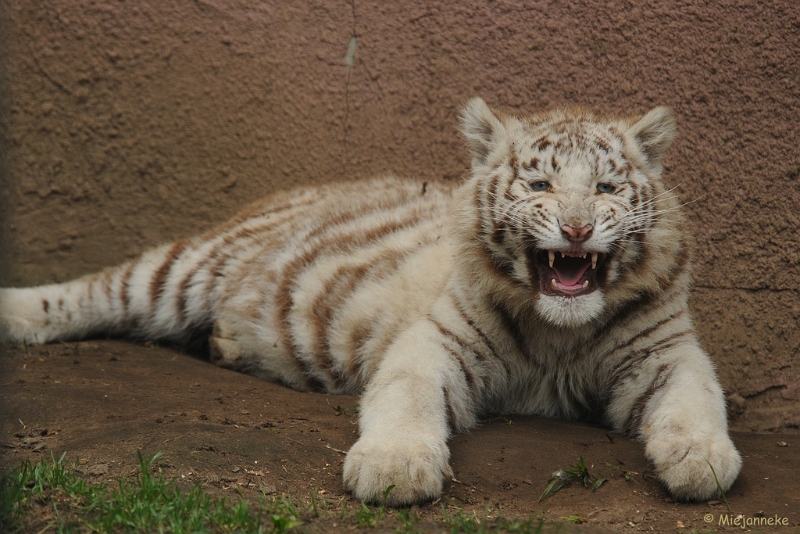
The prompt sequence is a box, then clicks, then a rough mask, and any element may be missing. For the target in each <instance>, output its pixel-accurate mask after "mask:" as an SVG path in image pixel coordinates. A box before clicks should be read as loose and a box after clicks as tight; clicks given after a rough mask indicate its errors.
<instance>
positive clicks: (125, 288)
mask: <svg viewBox="0 0 800 534" xmlns="http://www.w3.org/2000/svg"><path fill="white" fill-rule="evenodd" d="M138 263H139V258H137V259H136V260H134V261H132V262H131V263H130V264H128V267H127V268H126V269H125V272H124V273H122V278H121V280H120V284H119V300H120V302H122V311H123V313H124V314H125V315H126V316H127V315H128V313H129V308H130V304H131V295H130V281H131V276H132V275H133V268H134V267H135V266H136V265H137V264H138Z"/></svg>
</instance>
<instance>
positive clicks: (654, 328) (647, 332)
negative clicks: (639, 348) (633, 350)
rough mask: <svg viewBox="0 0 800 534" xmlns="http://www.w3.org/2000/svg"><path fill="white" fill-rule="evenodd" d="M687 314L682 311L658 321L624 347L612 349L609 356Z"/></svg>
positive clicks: (627, 342) (624, 344)
mask: <svg viewBox="0 0 800 534" xmlns="http://www.w3.org/2000/svg"><path fill="white" fill-rule="evenodd" d="M685 313H686V310H680V311H678V312H675V313H673V314H672V315H670V316H669V317H667V318H665V319H661V320H660V321H658V322H656V323H655V324H653V325H651V326H649V327H647V328H645V329H644V330H642V331H640V332H637V333H636V335H635V336H633V337H632V338H630V339H629V340H628V341H626V342H625V343H623V344H622V345H617V346H616V347H614V348H613V349H611V350H610V351H609V352H608V355H611V354H614V353H615V352H618V351H620V350H622V349H625V348H628V347H630V346H631V345H633V344H634V343H635V342H636V341H637V340H639V339H641V338H643V337H647V336H648V335H650V334H651V333H653V332H654V331H656V330H657V329H659V328H661V327H662V326H664V325H665V324H667V323H669V322H670V321H673V320H674V319H677V318H678V317H680V316H681V315H683V314H685Z"/></svg>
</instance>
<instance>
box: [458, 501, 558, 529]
mask: <svg viewBox="0 0 800 534" xmlns="http://www.w3.org/2000/svg"><path fill="white" fill-rule="evenodd" d="M442 514H443V515H444V522H445V525H447V528H448V529H449V530H450V532H452V533H453V534H462V533H463V534H484V533H489V532H509V533H520V534H541V533H543V532H545V526H546V523H545V520H544V519H534V518H528V519H522V520H521V519H509V518H505V517H503V516H502V515H500V514H497V515H496V516H495V517H492V516H491V515H490V514H489V513H488V510H487V514H486V515H485V516H484V517H479V516H478V515H477V514H475V512H473V513H472V514H465V513H464V510H462V509H461V508H459V507H455V514H450V513H449V512H448V511H447V508H446V507H445V506H444V505H442ZM550 532H552V529H551V530H550Z"/></svg>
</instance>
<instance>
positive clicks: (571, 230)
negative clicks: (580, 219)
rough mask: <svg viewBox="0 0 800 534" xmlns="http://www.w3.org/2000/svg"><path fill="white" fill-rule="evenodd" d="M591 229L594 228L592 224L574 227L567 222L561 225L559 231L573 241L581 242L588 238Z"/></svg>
mask: <svg viewBox="0 0 800 534" xmlns="http://www.w3.org/2000/svg"><path fill="white" fill-rule="evenodd" d="M592 230H594V226H592V225H591V224H587V225H586V226H584V227H583V228H576V227H575V226H570V225H568V224H563V225H561V233H562V234H564V237H566V238H567V239H568V240H569V241H572V242H573V243H582V242H583V241H586V240H587V239H589V238H590V237H591V235H592Z"/></svg>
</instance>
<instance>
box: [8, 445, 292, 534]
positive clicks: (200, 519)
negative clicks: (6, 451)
mask: <svg viewBox="0 0 800 534" xmlns="http://www.w3.org/2000/svg"><path fill="white" fill-rule="evenodd" d="M138 456H139V473H138V475H137V478H136V479H135V480H134V481H132V482H131V481H125V480H120V481H118V482H117V485H116V487H113V486H112V487H108V486H106V485H103V484H98V485H89V484H87V483H86V481H85V480H84V479H83V478H81V476H80V474H79V473H78V472H77V471H76V469H74V468H72V469H68V468H67V466H66V465H65V462H64V456H62V457H61V458H59V459H58V460H56V459H55V458H52V459H51V461H49V462H48V461H44V462H38V463H35V464H34V463H31V462H23V464H22V465H21V466H20V467H19V468H17V469H15V470H14V471H12V472H10V473H8V474H6V475H4V476H3V477H2V479H1V480H0V503H2V504H0V513H2V516H0V530H2V531H3V532H30V531H34V532H35V531H44V530H49V529H50V528H54V529H55V530H57V531H59V532H85V531H91V532H119V531H128V532H130V531H134V532H174V533H182V532H286V531H287V530H289V529H291V528H292V527H294V526H296V525H298V524H299V519H298V515H297V512H296V510H295V509H294V508H293V507H292V506H291V504H290V503H289V504H287V503H285V502H280V501H272V502H270V503H268V504H265V505H262V507H263V508H264V510H263V511H265V512H267V517H269V519H270V520H271V522H272V524H271V525H270V524H265V522H264V521H263V519H262V517H263V515H262V513H261V512H262V510H251V505H250V503H248V502H246V501H238V502H236V503H231V502H229V501H228V499H216V498H212V497H210V496H209V495H208V494H206V493H205V492H204V491H203V490H202V489H201V488H200V487H199V486H195V487H194V488H192V489H191V490H189V491H188V492H184V491H182V490H181V489H180V488H178V487H177V486H176V484H175V481H174V480H171V481H165V480H164V478H163V475H159V476H157V477H154V476H153V475H151V473H150V471H149V469H150V466H151V465H152V464H153V462H154V461H155V460H156V459H158V457H159V455H158V454H156V455H155V456H154V457H153V458H152V459H151V460H149V461H148V460H145V459H144V458H143V457H142V455H141V453H138Z"/></svg>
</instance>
